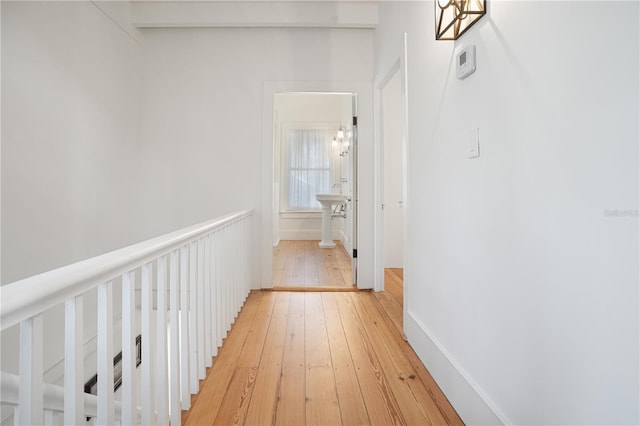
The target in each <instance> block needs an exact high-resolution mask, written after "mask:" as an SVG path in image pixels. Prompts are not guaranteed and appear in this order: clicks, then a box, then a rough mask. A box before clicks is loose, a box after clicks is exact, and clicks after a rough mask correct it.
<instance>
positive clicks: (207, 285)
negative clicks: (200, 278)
mask: <svg viewBox="0 0 640 426" xmlns="http://www.w3.org/2000/svg"><path fill="white" fill-rule="evenodd" d="M203 240H204V336H205V338H204V347H205V357H204V360H205V365H206V366H207V367H211V365H212V359H211V358H212V357H213V351H212V350H211V346H212V344H211V334H212V333H211V325H212V323H213V321H212V319H211V240H210V239H209V237H208V236H206V237H204V238H203Z"/></svg>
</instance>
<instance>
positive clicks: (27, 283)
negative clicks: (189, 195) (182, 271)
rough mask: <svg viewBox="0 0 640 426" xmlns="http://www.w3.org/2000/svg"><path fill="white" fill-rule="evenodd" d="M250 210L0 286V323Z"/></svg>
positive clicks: (51, 303)
mask: <svg viewBox="0 0 640 426" xmlns="http://www.w3.org/2000/svg"><path fill="white" fill-rule="evenodd" d="M250 214H251V210H240V211H237V212H234V213H230V214H228V215H225V216H222V217H219V218H216V219H212V220H209V221H206V222H202V223H199V224H196V225H192V226H189V227H186V228H183V229H181V230H178V231H174V232H171V233H168V234H165V235H162V236H159V237H155V238H151V239H149V240H147V241H143V242H141V243H137V244H133V245H131V246H128V247H124V248H122V249H118V250H115V251H111V252H109V253H105V254H102V255H99V256H96V257H93V258H90V259H87V260H82V261H80V262H76V263H73V264H71V265H67V266H63V267H61V268H58V269H54V270H52V271H49V272H45V273H42V274H38V275H34V276H32V277H29V278H25V279H22V280H19V281H14V282H13V283H10V284H6V285H4V286H1V287H0V296H1V297H0V300H2V303H1V304H0V325H1V327H2V328H1V329H2V330H5V329H7V328H9V327H12V326H14V325H16V324H18V323H20V322H21V321H23V320H26V319H28V318H31V317H33V316H35V315H38V314H39V313H41V312H44V311H46V310H48V309H50V308H52V307H54V306H55V305H57V304H59V303H62V302H64V301H65V300H67V299H69V298H71V297H75V296H78V295H80V294H82V293H84V292H86V291H88V290H90V289H91V288H92V287H94V286H95V285H96V284H97V283H99V282H104V281H107V280H110V279H112V278H114V277H116V276H117V275H119V274H123V273H126V272H128V271H130V270H132V269H135V268H136V267H137V266H139V265H141V264H144V263H147V262H149V261H151V260H153V259H154V258H156V257H158V256H159V255H161V254H162V253H168V252H170V251H172V250H175V249H177V248H179V247H180V246H181V245H184V244H185V243H187V242H190V241H192V240H194V239H196V238H197V237H198V236H200V235H203V234H206V233H208V232H211V231H213V230H215V229H217V228H222V227H224V226H226V225H228V224H231V223H233V222H235V221H237V220H240V219H242V218H244V217H246V216H249V215H250Z"/></svg>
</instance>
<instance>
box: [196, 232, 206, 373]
mask: <svg viewBox="0 0 640 426" xmlns="http://www.w3.org/2000/svg"><path fill="white" fill-rule="evenodd" d="M203 246H204V244H203V242H202V239H200V240H198V298H197V300H198V378H199V379H204V378H205V373H206V371H205V360H204V355H205V351H204V332H205V327H204V247H203Z"/></svg>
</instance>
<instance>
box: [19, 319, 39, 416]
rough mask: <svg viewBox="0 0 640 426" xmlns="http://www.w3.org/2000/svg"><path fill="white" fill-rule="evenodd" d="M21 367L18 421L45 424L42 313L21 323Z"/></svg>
mask: <svg viewBox="0 0 640 426" xmlns="http://www.w3.org/2000/svg"><path fill="white" fill-rule="evenodd" d="M19 369H20V388H19V390H18V410H17V414H18V422H19V424H23V425H40V424H43V422H44V417H43V412H42V409H43V404H42V316H41V315H38V316H35V317H33V318H29V319H27V320H24V321H22V322H21V323H20V367H19Z"/></svg>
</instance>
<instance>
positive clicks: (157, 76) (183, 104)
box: [142, 28, 373, 285]
mask: <svg viewBox="0 0 640 426" xmlns="http://www.w3.org/2000/svg"><path fill="white" fill-rule="evenodd" d="M143 32H144V35H145V77H144V104H143V111H144V112H143V118H142V119H143V133H144V136H143V138H144V139H143V140H144V144H145V149H146V150H147V152H148V153H149V154H148V156H147V157H146V159H145V160H146V164H145V167H146V170H149V172H148V174H147V176H148V177H149V179H148V180H147V181H146V182H145V186H146V187H153V189H152V190H149V191H148V192H147V193H146V194H145V197H146V198H145V209H144V211H143V212H142V215H143V216H144V217H147V218H148V221H147V224H146V229H147V232H150V233H153V232H157V230H160V229H163V228H166V227H176V228H177V227H180V226H184V225H186V224H190V223H194V222H197V221H199V220H203V219H205V218H208V217H214V216H216V215H218V214H221V213H223V212H226V211H229V210H235V209H239V208H254V209H257V211H258V212H259V214H258V215H257V218H256V219H257V220H258V221H259V222H258V224H257V226H256V228H255V229H256V231H257V232H258V233H259V234H258V235H260V233H261V232H262V227H268V229H269V231H270V230H271V227H272V219H271V217H272V212H271V209H272V196H271V188H270V184H271V182H272V174H271V173H266V176H265V174H264V172H265V171H266V170H267V169H269V170H270V169H271V168H272V165H273V156H272V152H271V151H269V153H268V154H267V153H266V151H265V153H264V154H263V149H265V148H264V144H265V143H267V144H268V145H269V147H272V141H271V137H272V135H273V131H272V128H273V116H272V115H270V116H269V117H268V121H269V124H268V127H267V129H268V131H267V134H268V139H269V140H268V141H263V115H264V111H266V109H264V108H269V107H270V108H271V109H273V100H272V99H271V100H270V101H268V103H267V106H266V107H265V106H264V102H267V101H265V100H264V99H263V96H264V94H263V88H264V87H265V85H266V84H267V83H268V82H269V84H271V83H273V82H296V81H302V82H307V83H308V82H321V83H322V82H332V81H350V80H351V81H369V82H370V81H371V76H372V66H373V59H372V55H373V47H372V46H373V34H372V31H370V30H323V29H265V28H260V29H258V28H255V29H204V28H202V29H148V30H144V31H143ZM269 103H270V104H269ZM265 137H267V136H265ZM367 143H369V144H370V143H371V141H368V142H367ZM263 155H264V156H265V157H264V158H263ZM263 168H264V170H263ZM151 171H153V174H152V172H151ZM263 179H266V180H267V181H265V182H264V183H265V184H267V186H268V188H269V189H268V190H267V191H266V192H268V194H266V195H267V196H266V198H265V199H264V200H263V196H265V194H264V193H263ZM158 212H161V214H158ZM262 218H265V219H266V222H263V221H262ZM269 234H270V232H269ZM262 238H263V239H264V241H263V243H264V244H263V245H267V246H268V247H271V246H272V240H271V235H269V237H266V236H263V237H262ZM269 253H270V251H269ZM265 259H266V255H265ZM265 259H263V261H264V262H266V263H268V264H269V268H270V267H271V266H270V261H269V260H265ZM263 272H264V269H263ZM262 281H263V284H265V285H266V284H267V283H270V281H271V280H270V279H269V278H267V277H266V274H265V273H263V277H262Z"/></svg>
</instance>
